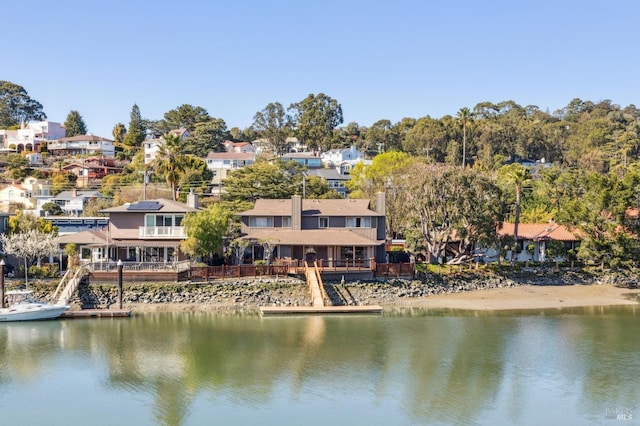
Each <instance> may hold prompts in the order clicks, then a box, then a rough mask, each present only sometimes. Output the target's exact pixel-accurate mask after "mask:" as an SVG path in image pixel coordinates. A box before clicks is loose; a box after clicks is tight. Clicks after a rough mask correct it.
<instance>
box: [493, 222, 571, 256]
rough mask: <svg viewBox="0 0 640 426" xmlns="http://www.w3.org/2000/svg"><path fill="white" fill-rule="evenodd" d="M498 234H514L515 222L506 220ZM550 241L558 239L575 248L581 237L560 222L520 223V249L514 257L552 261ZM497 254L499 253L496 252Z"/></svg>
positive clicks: (567, 248)
mask: <svg viewBox="0 0 640 426" xmlns="http://www.w3.org/2000/svg"><path fill="white" fill-rule="evenodd" d="M498 235H500V236H505V235H510V236H513V235H514V224H513V223H509V222H505V223H503V224H502V228H501V229H499V230H498ZM549 241H558V242H560V243H562V244H563V245H564V248H565V249H566V250H575V249H577V248H578V246H579V245H580V237H579V235H578V233H577V232H574V231H571V230H570V229H569V228H567V227H566V226H564V225H560V224H559V223H555V222H551V223H519V224H518V249H519V250H518V251H519V253H517V254H516V255H515V256H516V257H515V258H514V260H515V261H516V262H526V261H535V262H538V261H539V262H543V261H552V260H554V259H550V258H549V257H548V256H547V253H546V251H547V250H546V248H547V244H548V242H549ZM495 255H497V253H496V254H495Z"/></svg>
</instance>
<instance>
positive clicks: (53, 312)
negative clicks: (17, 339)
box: [0, 290, 70, 322]
mask: <svg viewBox="0 0 640 426" xmlns="http://www.w3.org/2000/svg"><path fill="white" fill-rule="evenodd" d="M6 295H7V300H8V303H9V307H8V308H0V322H6V321H34V320H44V319H52V318H58V317H59V316H60V315H62V314H63V313H64V312H65V311H67V310H68V309H69V308H70V306H67V305H52V304H50V303H47V302H39V301H37V300H35V299H34V298H33V292H32V291H31V290H11V291H8V292H7V293H6Z"/></svg>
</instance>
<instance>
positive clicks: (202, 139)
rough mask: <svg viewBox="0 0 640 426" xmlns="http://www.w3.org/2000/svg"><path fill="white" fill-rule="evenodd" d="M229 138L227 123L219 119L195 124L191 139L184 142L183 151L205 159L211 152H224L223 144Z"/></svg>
mask: <svg viewBox="0 0 640 426" xmlns="http://www.w3.org/2000/svg"><path fill="white" fill-rule="evenodd" d="M228 136H229V133H228V132H227V123H225V122H224V120H223V119H221V118H211V119H209V120H208V121H203V122H200V123H196V125H195V129H194V131H193V137H191V138H187V139H186V140H185V141H184V149H183V151H184V152H185V153H187V154H193V155H195V156H198V157H206V156H207V154H209V153H210V152H211V151H215V152H221V151H224V146H223V143H224V141H225V140H226V139H227V137H228Z"/></svg>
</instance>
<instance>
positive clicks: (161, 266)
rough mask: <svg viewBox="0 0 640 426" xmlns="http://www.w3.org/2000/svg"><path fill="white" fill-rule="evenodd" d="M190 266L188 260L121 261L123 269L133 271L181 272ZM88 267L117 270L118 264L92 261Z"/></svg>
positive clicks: (93, 269) (91, 268) (103, 270)
mask: <svg viewBox="0 0 640 426" xmlns="http://www.w3.org/2000/svg"><path fill="white" fill-rule="evenodd" d="M190 268H191V262H189V261H188V260H180V261H175V262H163V261H156V262H128V261H127V262H122V270H123V271H135V272H150V271H154V272H182V271H188V270H189V269H190ZM89 269H90V270H91V271H93V272H118V264H117V263H116V262H113V261H110V262H93V263H91V264H90V265H89Z"/></svg>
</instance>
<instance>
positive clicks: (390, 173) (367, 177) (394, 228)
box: [346, 151, 415, 238]
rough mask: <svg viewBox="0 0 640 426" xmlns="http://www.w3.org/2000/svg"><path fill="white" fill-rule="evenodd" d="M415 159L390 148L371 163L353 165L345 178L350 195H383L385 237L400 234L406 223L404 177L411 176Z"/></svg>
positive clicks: (361, 196) (370, 196) (373, 197)
mask: <svg viewBox="0 0 640 426" xmlns="http://www.w3.org/2000/svg"><path fill="white" fill-rule="evenodd" d="M414 161H415V159H414V158H413V157H412V156H411V155H409V154H406V153H404V152H397V151H390V152H385V153H384V154H380V155H376V156H375V157H374V158H373V161H372V163H371V165H368V166H367V165H364V164H363V163H358V164H356V166H355V168H354V169H353V170H352V171H351V179H350V180H348V181H347V183H346V185H347V188H348V189H349V190H350V194H349V196H350V197H352V198H368V199H370V200H372V201H373V200H375V199H376V194H377V193H378V192H384V193H385V194H386V205H387V220H386V221H385V223H386V234H387V238H395V237H396V236H398V235H402V234H403V232H404V230H405V229H406V226H407V222H406V218H407V212H406V207H407V202H406V198H405V197H406V195H407V193H406V192H407V190H406V187H405V181H406V179H410V178H409V176H411V175H412V173H411V170H412V167H413V163H414Z"/></svg>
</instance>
